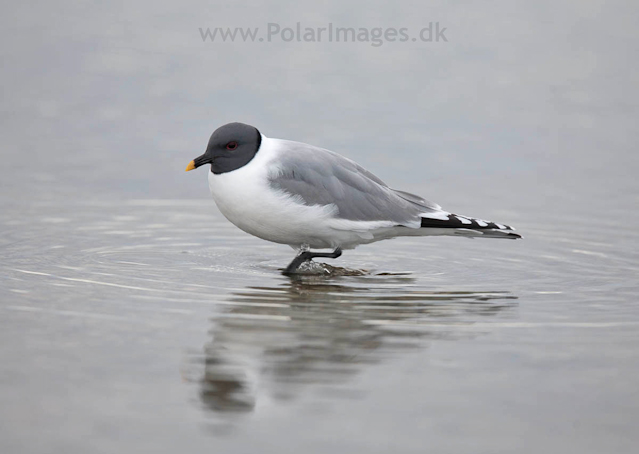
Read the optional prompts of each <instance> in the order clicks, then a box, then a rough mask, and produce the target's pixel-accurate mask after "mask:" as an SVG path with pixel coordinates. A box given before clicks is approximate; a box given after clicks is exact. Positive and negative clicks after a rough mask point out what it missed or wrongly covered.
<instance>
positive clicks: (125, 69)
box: [0, 2, 639, 453]
mask: <svg viewBox="0 0 639 454" xmlns="http://www.w3.org/2000/svg"><path fill="white" fill-rule="evenodd" d="M137 5H138V6H135V5H129V6H126V5H118V4H116V3H114V2H107V3H104V4H103V5H100V6H95V5H94V6H91V7H86V8H80V7H76V6H72V5H71V4H68V5H67V4H65V3H64V2H62V3H60V4H57V6H54V5H53V4H52V5H44V4H40V5H35V4H33V5H31V4H20V5H13V6H11V7H9V8H8V10H9V11H7V14H6V15H3V18H2V19H1V20H2V21H3V25H4V26H3V27H2V30H3V31H2V34H3V35H2V36H3V38H4V39H3V40H2V43H3V44H2V46H0V48H1V51H2V57H3V61H5V62H6V64H5V65H3V68H2V69H1V70H0V71H1V72H0V74H1V75H2V78H3V79H2V80H3V82H4V83H5V86H6V87H8V89H7V90H6V93H4V95H5V98H4V101H3V104H2V106H3V107H2V110H1V111H0V115H1V116H2V132H3V147H2V150H1V151H0V153H1V157H2V162H3V165H2V166H0V185H1V187H2V191H1V192H0V419H1V421H2V424H0V451H2V452H3V453H4V452H6V453H14V452H16V453H17V452H55V453H57V452H60V453H86V452H105V453H106V452H177V451H185V450H187V451H189V452H211V451H216V452H229V453H230V452H238V453H241V452H297V451H299V452H311V453H325V452H367V453H371V452H379V453H383V452H384V453H385V452H391V451H392V452H402V453H404V452H406V453H408V452H415V453H417V452H420V453H422V452H425V451H429V452H459V453H462V452H486V453H488V452H490V453H496V452H503V453H511V452H531V453H532V452H561V453H565V452H582V453H586V452H592V453H599V452H611V453H612V452H634V447H635V446H636V444H637V442H638V441H639V439H638V436H637V432H636V429H635V426H636V421H637V419H638V417H639V394H638V392H637V389H638V388H637V377H638V376H639V353H638V352H639V311H638V310H637V296H636V295H637V290H638V285H637V275H638V274H639V269H638V268H639V265H638V264H639V254H638V249H637V244H639V235H638V234H637V229H636V225H637V224H639V215H638V214H637V210H635V209H634V207H636V206H637V203H638V202H639V188H638V186H637V182H636V178H635V175H636V173H637V171H639V167H638V160H637V153H636V148H637V143H638V141H637V132H636V127H635V124H636V114H637V107H638V105H639V103H638V102H637V93H636V89H635V87H636V85H637V84H636V80H634V79H633V77H634V76H633V74H636V63H635V61H636V59H633V58H629V57H628V55H629V54H630V53H631V50H632V45H631V43H632V42H636V34H637V32H636V27H635V26H634V22H633V21H632V16H633V13H634V10H636V8H635V7H634V6H633V4H632V3H630V2H628V3H626V4H624V3H623V2H618V3H615V4H614V5H610V4H605V5H604V4H603V3H601V2H582V3H579V4H573V3H571V2H559V3H556V2H537V3H536V4H535V6H534V7H533V6H530V5H529V4H528V3H526V2H508V3H507V4H502V3H495V4H494V5H492V9H491V10H489V9H487V7H486V6H485V5H481V6H479V5H478V6H473V5H449V4H441V5H440V4H435V5H429V6H425V5H422V4H421V3H414V4H409V3H406V4H402V6H401V7H395V6H393V7H391V6H384V5H378V6H374V5H373V4H371V3H370V2H367V3H366V5H364V4H362V5H359V6H360V8H359V9H357V11H359V12H360V13H361V14H359V13H358V15H357V16H355V15H353V13H352V11H353V10H352V8H353V6H352V5H351V4H349V5H344V4H342V3H340V2H333V3H331V2H329V3H327V4H323V5H318V6H316V10H315V11H314V12H313V14H312V16H310V14H311V12H310V11H308V10H307V9H306V7H302V6H297V5H292V4H291V5H289V4H288V3H286V2H274V3H272V4H269V5H265V4H260V5H257V4H256V5H251V6H250V7H249V8H247V7H246V6H243V5H223V6H222V5H217V4H215V3H210V2H205V3H200V4H198V3H193V4H192V5H191V6H190V7H185V6H179V7H178V6H175V5H169V4H166V5H165V4H158V3H153V4H152V5H151V4H148V5H146V7H141V6H140V5H144V2H143V3H142V4H137ZM311 17H312V18H311ZM298 20H299V21H304V20H306V21H309V22H312V23H313V24H315V25H316V26H321V25H322V24H324V23H326V22H329V21H333V22H335V23H336V24H339V25H343V26H349V25H350V26H370V27H373V26H385V27H391V26H396V27H402V26H406V27H418V26H420V25H421V24H422V23H423V22H424V21H426V22H427V21H430V20H439V21H440V22H442V24H445V25H447V26H448V27H449V30H450V31H449V35H448V37H449V42H448V43H443V44H441V43H440V44H441V45H435V44H433V45H430V46H428V45H425V44H423V43H412V42H409V43H404V44H400V43H395V44H392V43H385V44H384V45H383V46H381V47H372V46H370V45H368V44H366V43H360V44H357V43H350V44H345V43H341V44H340V45H338V44H336V43H314V44H313V43H311V44H309V43H296V42H292V43H279V44H277V43H270V44H269V43H264V44H263V46H261V47H260V45H258V44H257V43H255V44H242V43H226V44H219V45H216V44H212V43H202V41H201V38H200V37H199V33H198V31H197V29H198V27H206V26H210V27H214V26H263V24H264V23H266V22H269V21H272V22H273V21H275V22H276V21H280V22H282V24H284V23H293V24H294V23H295V22H296V21H298ZM595 29H596V30H598V32H597V33H593V30H595ZM238 120H239V121H244V122H248V123H252V124H255V125H256V126H258V127H259V128H260V129H261V130H262V132H264V133H265V134H266V135H267V136H272V137H284V138H289V139H293V140H301V141H305V142H310V143H313V144H316V145H319V146H323V147H327V148H331V149H334V150H335V151H338V152H340V153H342V154H345V155H347V156H348V157H350V158H353V159H355V160H357V161H358V162H360V163H361V164H363V165H364V166H365V167H367V168H368V169H370V170H371V171H373V172H374V173H375V174H378V175H379V176H380V177H382V178H383V179H384V180H385V181H387V182H388V183H389V184H390V185H391V186H392V187H396V188H398V189H403V190H407V191H411V192H415V193H418V194H421V195H423V196H425V197H426V198H428V199H432V200H434V201H436V202H438V203H440V204H442V205H443V206H444V208H447V209H450V210H452V211H455V212H459V213H462V214H467V215H471V216H478V217H481V218H485V219H491V220H494V221H496V222H501V223H507V224H512V225H514V226H516V227H517V228H518V231H519V232H520V233H521V234H523V235H524V237H525V239H524V240H523V241H516V242H515V241H499V240H490V241H489V240H467V239H459V238H403V239H397V240H393V241H384V242H380V243H376V244H373V245H368V246H364V247H361V248H359V249H357V250H355V251H346V252H345V253H344V255H343V256H342V257H341V258H339V259H338V260H335V261H329V260H327V263H330V264H331V265H333V266H336V267H341V268H345V269H347V270H354V271H358V273H346V274H354V275H339V276H304V277H297V278H289V277H285V276H282V275H281V274H280V270H281V269H282V268H283V267H285V266H286V264H287V263H288V262H289V261H290V260H291V259H292V257H293V251H292V250H291V249H290V248H288V247H285V246H280V245H275V244H270V243H267V242H264V241H261V240H259V239H257V238H253V237H250V236H248V235H246V234H244V233H242V232H241V231H239V230H237V229H236V228H235V227H233V226H232V225H231V224H230V223H228V221H226V220H225V219H224V218H223V217H222V216H221V215H220V214H219V212H218V211H217V210H216V208H215V207H214V204H213V202H212V200H211V199H210V197H209V196H208V189H207V185H206V170H204V169H200V170H198V171H195V172H190V173H188V174H187V173H185V172H184V171H183V169H184V167H185V166H186V164H187V163H188V162H189V161H190V160H191V159H193V158H194V157H196V156H198V155H199V154H201V152H202V150H203V149H204V147H205V145H206V142H207V139H208V136H209V134H210V133H211V132H212V130H213V129H214V128H216V127H217V126H219V125H221V124H223V123H226V122H229V121H238ZM341 274H344V273H341Z"/></svg>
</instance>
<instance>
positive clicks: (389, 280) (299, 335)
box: [201, 276, 516, 412]
mask: <svg viewBox="0 0 639 454" xmlns="http://www.w3.org/2000/svg"><path fill="white" fill-rule="evenodd" d="M413 283H414V279H412V278H410V277H407V276H363V277H354V278H349V280H348V285H346V284H342V283H335V281H334V280H333V281H331V280H327V279H322V278H318V277H310V276H309V277H298V278H296V279H293V280H287V281H286V282H285V283H283V284H282V285H281V286H279V287H248V288H247V289H246V290H244V291H239V292H236V293H233V295H232V297H231V299H230V301H231V302H233V303H235V305H233V306H232V309H231V310H230V311H228V312H226V313H225V314H223V315H222V316H221V317H220V318H217V319H216V321H215V326H214V328H213V330H212V334H213V340H212V342H210V343H209V344H207V345H206V346H205V361H204V362H205V372H204V377H203V379H202V381H201V387H202V389H201V398H202V401H203V402H204V403H205V405H206V406H207V407H208V408H210V409H211V410H215V411H236V412H246V411H252V410H253V408H254V406H255V405H256V399H257V396H258V389H257V388H258V387H259V396H260V397H262V396H264V395H265V390H267V391H266V394H267V395H268V396H269V398H271V399H275V400H285V399H291V398H294V397H295V396H296V395H297V393H298V392H299V390H300V388H302V387H304V386H321V385H323V386H327V385H328V386H330V385H336V384H339V383H342V382H344V381H346V379H348V377H350V376H352V375H353V374H355V373H357V372H358V371H359V370H361V369H362V368H363V367H365V365H367V364H375V363H378V362H380V361H383V360H384V359H385V358H389V357H393V356H396V355H397V353H399V352H402V351H408V350H409V349H414V348H418V347H422V346H423V344H424V339H454V338H456V337H459V336H462V335H463V336H467V335H468V334H467V333H463V334H460V333H459V331H456V328H455V326H458V325H459V323H472V322H473V321H475V320H476V319H477V317H478V316H487V315H495V314H497V313H498V312H500V311H502V310H503V309H505V308H508V307H511V306H512V305H513V301H512V300H514V299H516V297H515V296H512V295H510V294H508V293H507V292H467V291H461V292H451V291H439V292H427V291H421V290H416V289H411V285H413ZM447 324H449V326H448V325H447ZM435 325H436V326H435ZM442 326H443V327H444V329H442Z"/></svg>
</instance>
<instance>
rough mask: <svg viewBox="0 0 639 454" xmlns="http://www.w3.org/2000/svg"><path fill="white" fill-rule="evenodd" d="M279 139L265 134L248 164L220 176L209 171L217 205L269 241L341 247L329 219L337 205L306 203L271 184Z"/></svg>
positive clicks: (239, 222)
mask: <svg viewBox="0 0 639 454" xmlns="http://www.w3.org/2000/svg"><path fill="white" fill-rule="evenodd" d="M277 142H278V140H277V139H269V138H267V137H264V136H262V144H261V146H260V150H259V152H258V153H257V154H256V155H255V157H254V158H253V159H252V160H251V161H250V162H249V163H248V164H247V165H245V166H244V167H241V168H239V169H237V170H233V171H232V172H227V173H223V174H220V175H215V174H214V173H213V172H209V188H210V190H211V195H212V196H213V199H214V200H215V203H216V204H217V207H218V208H219V210H220V211H221V212H222V214H223V215H224V216H225V217H226V218H227V219H228V220H229V221H231V222H232V223H233V224H235V225H236V226H237V227H239V228H240V229H242V230H244V231H245V232H247V233H250V234H251V235H255V236H257V237H259V238H262V239H265V240H268V241H273V242H275V243H282V244H289V245H291V246H293V247H299V246H300V245H302V244H308V245H310V246H311V247H313V248H330V247H336V246H338V245H339V244H338V243H339V239H338V238H336V237H335V231H334V230H333V229H331V228H330V227H329V226H328V222H327V221H328V220H329V219H331V218H332V217H333V214H334V212H335V207H334V206H331V205H327V206H317V205H316V206H307V205H304V204H303V203H300V201H297V200H296V199H295V198H294V197H291V196H288V195H286V194H285V193H283V192H279V191H276V190H274V189H273V188H271V187H270V186H269V183H268V175H269V172H273V171H276V169H277V148H278V147H277ZM336 241H337V242H336Z"/></svg>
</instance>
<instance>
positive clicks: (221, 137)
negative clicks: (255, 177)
mask: <svg viewBox="0 0 639 454" xmlns="http://www.w3.org/2000/svg"><path fill="white" fill-rule="evenodd" d="M261 143H262V134H260V132H259V131H258V130H257V128H254V127H253V126H249V125H245V124H244V123H229V124H226V125H224V126H221V127H219V128H217V129H216V130H215V132H214V133H213V134H212V135H211V138H210V139H209V144H208V146H207V147H206V151H205V152H204V154H203V155H202V156H198V157H197V158H195V159H194V160H193V161H191V162H189V165H188V166H187V167H186V171H187V172H188V171H189V170H193V169H197V168H198V167H200V166H202V165H204V164H211V172H213V173H215V174H220V173H226V172H231V171H233V170H236V169H239V168H240V167H243V166H244V165H246V164H248V163H249V162H250V161H251V159H253V157H254V156H255V154H256V153H257V152H258V150H259V149H260V144H261Z"/></svg>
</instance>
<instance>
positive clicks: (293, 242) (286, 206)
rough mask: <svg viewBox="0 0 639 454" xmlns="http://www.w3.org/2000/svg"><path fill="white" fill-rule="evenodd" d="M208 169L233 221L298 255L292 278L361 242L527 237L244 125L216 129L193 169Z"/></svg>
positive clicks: (218, 199)
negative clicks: (321, 259)
mask: <svg viewBox="0 0 639 454" xmlns="http://www.w3.org/2000/svg"><path fill="white" fill-rule="evenodd" d="M205 164H210V165H211V171H210V172H209V173H208V182H209V189H210V191H211V195H212V196H213V200H214V201H215V203H216V205H217V207H218V209H219V210H220V212H221V213H222V214H223V215H224V216H225V217H226V218H227V219H228V220H229V221H231V222H232V223H233V224H235V225H236V226H237V227H239V228H240V229H242V230H243V231H245V232H247V233H249V234H251V235H254V236H256V237H258V238H262V239H264V240H267V241H272V242H274V243H280V244H287V245H289V246H291V247H293V248H294V249H296V250H297V251H298V253H297V256H296V257H295V259H294V260H293V261H292V262H291V263H290V264H289V265H288V266H287V267H286V268H285V269H284V271H283V273H284V274H287V275H288V274H294V273H296V272H297V271H298V269H299V267H300V266H301V265H302V264H303V263H305V262H308V261H310V260H311V259H313V258H316V257H326V258H338V257H340V256H341V255H342V251H343V250H348V249H354V248H355V247H357V246H359V245H360V244H368V243H373V242H375V241H380V240H385V239H390V238H395V237H401V236H434V235H449V236H460V237H466V238H475V237H479V238H504V239H518V238H521V236H520V235H518V234H516V233H513V232H512V230H514V229H513V228H512V227H510V226H508V225H504V224H497V223H495V222H489V221H483V220H481V219H476V218H472V217H468V216H461V215H458V214H453V213H449V212H447V211H444V210H443V209H442V208H441V207H440V206H439V205H437V204H436V203H433V202H429V201H427V200H425V199H423V198H422V197H420V196H417V195H414V194H410V193H408V192H404V191H399V190H396V189H391V188H390V187H389V186H388V185H386V183H384V182H383V181H382V180H380V179H379V178H378V177H376V176H375V175H373V174H372V173H371V172H369V171H368V170H366V169H364V168H363V167H361V166H360V165H358V164H357V163H355V162H354V161H351V160H350V159H348V158H345V157H344V156H341V155H339V154H337V153H335V152H332V151H330V150H326V149H323V148H319V147H316V146H313V145H308V144H305V143H301V142H293V141H290V140H282V139H271V138H268V137H266V136H265V135H263V134H262V133H260V131H258V130H257V129H256V128H255V127H253V126H250V125H247V124H243V123H229V124H226V125H224V126H221V127H220V128H218V129H217V130H215V132H213V134H212V135H211V138H210V140H209V142H208V146H207V147H206V151H205V152H204V154H203V155H201V156H199V157H197V158H195V159H194V160H192V161H191V162H190V163H189V164H188V166H187V167H186V171H187V172H188V171H190V170H193V169H196V168H198V167H200V166H203V165H205ZM312 249H330V250H331V252H319V251H312Z"/></svg>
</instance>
